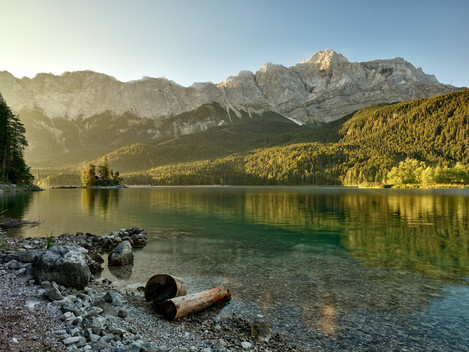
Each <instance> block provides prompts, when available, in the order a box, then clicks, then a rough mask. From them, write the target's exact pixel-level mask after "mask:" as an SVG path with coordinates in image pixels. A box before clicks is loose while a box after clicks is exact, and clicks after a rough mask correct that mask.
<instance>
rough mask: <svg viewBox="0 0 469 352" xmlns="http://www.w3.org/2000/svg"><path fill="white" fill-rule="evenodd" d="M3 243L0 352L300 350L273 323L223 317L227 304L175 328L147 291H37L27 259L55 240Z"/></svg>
mask: <svg viewBox="0 0 469 352" xmlns="http://www.w3.org/2000/svg"><path fill="white" fill-rule="evenodd" d="M68 236H71V235H68ZM75 237H76V236H75ZM70 238H72V237H70ZM66 239H67V236H65V237H64V238H63V241H66ZM0 240H1V242H0V243H1V247H2V248H3V249H2V248H0V249H2V250H1V254H0V283H1V285H0V311H1V312H2V314H1V315H0V350H1V351H113V352H118V351H171V352H183V351H203V352H211V351H272V352H274V351H300V350H301V349H298V348H296V347H295V346H294V345H293V344H291V343H290V342H289V341H287V340H286V339H284V338H283V337H282V336H280V335H279V334H277V333H275V331H272V329H271V328H270V324H269V323H268V322H264V321H260V322H248V321H245V320H243V319H240V318H237V317H236V316H233V317H230V318H219V317H218V312H219V311H220V310H221V309H223V304H222V305H219V306H215V307H212V308H210V309H208V310H206V311H204V312H201V313H199V314H194V315H190V316H187V317H184V318H181V319H179V320H177V321H174V322H169V321H166V320H165V319H164V318H163V317H162V316H161V315H159V314H158V313H156V311H155V310H154V308H153V307H152V305H151V303H149V302H147V301H145V298H144V294H143V292H142V290H139V291H138V292H122V291H119V290H118V289H117V288H116V287H114V286H113V285H112V283H111V282H110V281H108V280H106V279H104V280H94V279H92V280H91V282H90V284H89V285H87V287H85V289H84V290H76V289H71V288H65V287H61V286H58V285H56V284H55V283H50V282H42V283H40V284H35V280H34V278H33V271H34V268H33V263H32V261H29V262H28V259H25V258H30V257H31V256H29V255H21V254H24V253H26V252H31V251H35V250H37V249H44V247H46V246H47V240H48V239H47V238H41V239H38V238H34V239H18V238H11V237H7V236H6V235H5V234H1V233H0ZM72 242H73V241H72ZM73 244H74V245H76V244H77V243H76V242H74V243H73ZM25 251H26V252H25ZM234 294H236V293H234ZM54 295H57V297H55V296H54ZM224 304H229V302H227V303H224Z"/></svg>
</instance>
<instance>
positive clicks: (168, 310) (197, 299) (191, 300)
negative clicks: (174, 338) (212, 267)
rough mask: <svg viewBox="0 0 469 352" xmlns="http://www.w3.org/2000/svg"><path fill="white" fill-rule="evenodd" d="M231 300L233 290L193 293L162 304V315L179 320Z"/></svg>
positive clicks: (219, 288) (223, 289) (218, 288)
mask: <svg viewBox="0 0 469 352" xmlns="http://www.w3.org/2000/svg"><path fill="white" fill-rule="evenodd" d="M230 298H231V290H230V289H228V288H226V287H224V286H219V287H215V288H212V289H211V290H207V291H203V292H198V293H193V294H191V295H187V296H182V297H175V298H171V299H167V300H166V301H164V302H163V303H162V304H161V313H162V314H163V315H164V317H165V318H166V319H168V320H175V319H179V318H181V317H183V316H186V315H188V314H191V313H197V312H200V311H202V310H204V309H207V308H208V307H210V306H212V305H214V304H215V303H219V302H223V301H226V300H229V299H230Z"/></svg>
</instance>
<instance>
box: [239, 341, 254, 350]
mask: <svg viewBox="0 0 469 352" xmlns="http://www.w3.org/2000/svg"><path fill="white" fill-rule="evenodd" d="M241 346H242V347H243V348H244V349H245V350H248V349H250V348H251V346H252V344H251V343H250V342H247V341H243V342H241Z"/></svg>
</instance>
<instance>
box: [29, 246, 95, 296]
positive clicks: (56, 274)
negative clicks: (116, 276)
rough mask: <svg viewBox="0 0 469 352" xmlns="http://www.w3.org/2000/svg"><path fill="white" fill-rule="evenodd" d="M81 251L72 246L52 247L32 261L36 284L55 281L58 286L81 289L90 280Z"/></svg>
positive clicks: (88, 270)
mask: <svg viewBox="0 0 469 352" xmlns="http://www.w3.org/2000/svg"><path fill="white" fill-rule="evenodd" d="M83 251H86V250H83V249H81V248H78V247H73V246H54V247H52V248H50V249H49V250H48V251H45V252H44V253H43V254H42V255H41V256H39V257H37V258H36V260H35V261H34V279H35V280H36V283H37V284H40V283H41V282H43V281H50V282H52V281H55V282H56V283H57V284H58V285H61V286H65V287H73V288H77V289H83V288H84V287H85V286H86V285H87V284H88V283H89V282H90V278H91V273H90V269H89V268H88V265H87V262H86V259H85V255H84V254H83Z"/></svg>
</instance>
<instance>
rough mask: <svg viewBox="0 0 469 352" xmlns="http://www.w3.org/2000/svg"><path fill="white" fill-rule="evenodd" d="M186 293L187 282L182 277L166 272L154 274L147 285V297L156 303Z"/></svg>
mask: <svg viewBox="0 0 469 352" xmlns="http://www.w3.org/2000/svg"><path fill="white" fill-rule="evenodd" d="M186 293H187V289H186V284H185V283H184V281H183V280H182V279H180V278H177V277H174V276H171V275H166V274H158V275H154V276H152V277H151V278H150V280H148V282H147V284H146V286H145V299H146V300H147V301H152V302H154V303H156V304H159V303H161V302H163V301H165V300H167V299H169V298H173V297H178V296H184V295H185V294H186Z"/></svg>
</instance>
